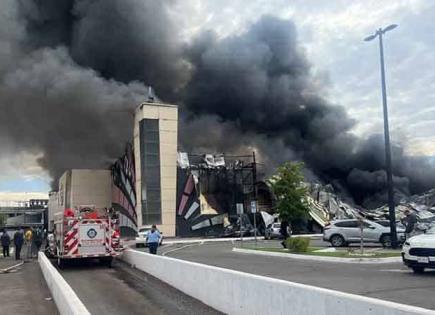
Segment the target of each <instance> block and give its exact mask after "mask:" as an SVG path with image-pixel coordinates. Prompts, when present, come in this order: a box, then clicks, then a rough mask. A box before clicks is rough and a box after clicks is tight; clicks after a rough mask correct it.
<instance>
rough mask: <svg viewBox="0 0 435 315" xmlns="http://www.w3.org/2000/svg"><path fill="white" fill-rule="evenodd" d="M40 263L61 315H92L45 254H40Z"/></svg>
mask: <svg viewBox="0 0 435 315" xmlns="http://www.w3.org/2000/svg"><path fill="white" fill-rule="evenodd" d="M38 262H39V266H40V267H41V270H42V274H43V275H44V278H45V281H46V282H47V286H48V288H49V289H50V292H51V295H52V296H53V299H54V302H55V303H56V306H57V309H58V310H59V313H60V314H61V315H90V313H89V311H88V310H87V309H86V307H85V306H84V305H83V303H82V301H80V299H79V298H78V297H77V295H76V294H75V292H74V291H73V289H71V287H70V286H69V284H68V283H67V282H66V281H65V279H64V278H63V277H62V276H61V275H60V273H59V272H58V271H57V270H56V268H54V267H53V265H52V264H51V263H50V261H49V260H48V258H47V256H45V254H44V253H43V252H39V254H38Z"/></svg>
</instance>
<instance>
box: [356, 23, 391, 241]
mask: <svg viewBox="0 0 435 315" xmlns="http://www.w3.org/2000/svg"><path fill="white" fill-rule="evenodd" d="M396 27H397V25H396V24H391V25H389V26H387V27H386V28H385V29H382V28H380V29H378V30H377V31H376V33H375V34H374V35H371V36H368V37H366V38H365V39H364V40H365V41H367V42H368V41H371V40H373V39H375V38H376V37H379V54H380V59H381V89H382V105H383V111H384V138H385V164H386V165H385V166H386V171H387V190H388V210H389V211H388V212H389V217H390V232H391V247H392V248H397V231H396V210H395V204H394V183H393V168H392V162H391V144H390V130H389V125H388V106H387V89H386V84H385V64H384V45H383V41H382V36H383V35H384V34H385V33H386V32H388V31H391V30H392V29H394V28H396Z"/></svg>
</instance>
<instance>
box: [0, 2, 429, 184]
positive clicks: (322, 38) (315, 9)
mask: <svg viewBox="0 0 435 315" xmlns="http://www.w3.org/2000/svg"><path fill="white" fill-rule="evenodd" d="M175 3H176V5H175V6H173V12H171V14H172V15H173V16H174V18H175V19H176V20H177V22H178V23H179V27H180V28H181V29H182V30H183V32H182V36H183V40H185V41H189V40H190V39H191V38H193V37H194V36H195V35H196V34H198V33H199V31H200V30H201V31H202V30H204V29H212V30H215V31H216V32H217V33H218V34H219V36H221V37H226V36H231V35H234V34H238V33H242V32H244V30H246V29H247V28H248V27H249V25H251V24H252V23H254V22H256V21H257V20H258V19H259V18H260V17H261V16H262V15H264V14H269V15H273V16H277V17H281V18H288V19H292V20H293V21H294V23H295V25H296V28H297V31H298V41H299V44H300V45H301V46H302V47H303V49H305V50H306V54H307V56H308V60H309V61H310V63H311V66H312V68H311V71H312V73H313V78H314V79H313V80H316V81H318V86H319V87H321V90H322V93H323V95H324V97H325V98H326V99H327V100H328V101H329V102H331V103H333V104H338V105H342V106H344V107H345V108H346V110H347V112H348V113H349V115H350V116H351V117H353V118H355V119H356V120H357V121H358V123H357V125H356V126H355V128H354V130H353V132H354V133H355V134H357V135H359V136H362V137H367V136H369V135H371V134H373V133H379V132H382V130H383V120H382V105H381V94H380V93H381V92H380V74H379V47H378V43H377V41H372V42H364V41H363V38H365V37H366V36H368V35H371V34H373V33H374V31H375V30H376V29H377V28H379V27H385V26H387V25H389V24H392V23H394V24H398V25H399V26H398V27H397V28H396V29H394V30H393V31H391V32H389V33H387V34H386V36H385V43H384V44H385V47H384V48H385V60H386V77H387V91H388V103H389V110H390V112H389V114H390V128H391V137H392V141H393V142H394V141H400V142H402V143H404V144H405V148H406V151H407V153H408V154H411V155H429V156H435V128H433V126H434V122H435V102H434V100H435V71H433V68H434V66H435V54H434V53H433V49H434V48H435V32H433V31H431V29H432V21H433V20H434V18H435V1H424V0H403V1H398V0H395V1H368V0H364V1H338V0H329V1H320V0H317V1H314V0H301V1H289V0H287V1H284V0H273V1H270V0H250V1H246V0H219V1H215V0H203V1H201V0H183V1H175ZM315 83H316V82H315ZM0 136H1V135H0ZM37 158H38V156H37V155H36V156H35V155H31V154H29V153H22V154H19V155H17V156H15V157H14V159H13V160H12V159H11V158H10V157H7V158H2V157H1V155H0V162H1V163H2V164H3V165H6V167H5V168H3V170H4V171H3V172H2V173H1V174H0V191H10V192H23V191H28V192H38V191H41V192H44V191H48V190H49V182H50V178H49V177H48V175H47V174H46V173H45V171H44V170H43V169H42V168H41V167H39V166H38V165H37V163H36V159H37Z"/></svg>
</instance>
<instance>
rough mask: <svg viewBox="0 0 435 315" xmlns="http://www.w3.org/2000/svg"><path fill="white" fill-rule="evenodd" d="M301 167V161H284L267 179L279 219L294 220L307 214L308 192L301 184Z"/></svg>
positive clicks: (302, 165)
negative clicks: (274, 199) (275, 202)
mask: <svg viewBox="0 0 435 315" xmlns="http://www.w3.org/2000/svg"><path fill="white" fill-rule="evenodd" d="M303 167H304V164H303V163H294V162H287V163H284V164H283V165H282V166H280V167H279V168H278V169H277V172H276V174H275V175H273V176H272V177H271V178H270V179H269V180H268V183H269V185H270V187H271V188H272V191H273V193H274V194H275V197H276V200H277V205H276V208H277V210H278V213H279V217H280V219H281V220H287V221H289V222H294V221H295V220H299V219H304V218H306V217H307V216H308V211H309V208H308V204H307V199H306V196H307V193H308V192H307V188H306V187H305V186H304V185H303V181H304V176H303V175H302V169H303Z"/></svg>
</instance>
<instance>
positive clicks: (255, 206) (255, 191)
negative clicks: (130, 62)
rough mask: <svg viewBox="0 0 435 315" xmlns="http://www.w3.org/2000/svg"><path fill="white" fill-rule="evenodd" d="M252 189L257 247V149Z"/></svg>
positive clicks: (252, 207) (253, 155)
mask: <svg viewBox="0 0 435 315" xmlns="http://www.w3.org/2000/svg"><path fill="white" fill-rule="evenodd" d="M252 189H253V193H254V201H251V213H253V215H254V238H255V247H257V211H258V204H257V200H258V199H257V163H256V161H255V151H253V152H252Z"/></svg>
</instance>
